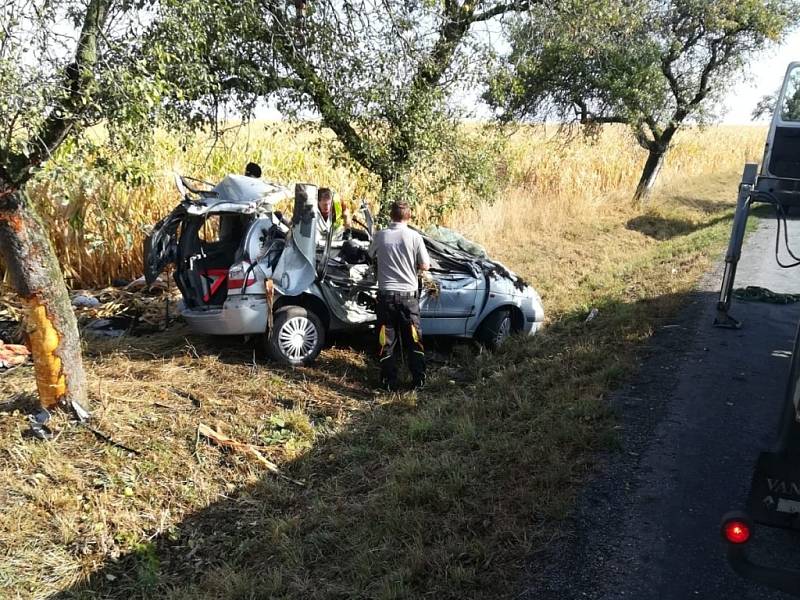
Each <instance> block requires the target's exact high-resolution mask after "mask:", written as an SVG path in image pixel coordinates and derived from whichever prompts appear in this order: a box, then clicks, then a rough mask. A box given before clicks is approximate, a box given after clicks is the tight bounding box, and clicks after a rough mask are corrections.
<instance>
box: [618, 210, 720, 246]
mask: <svg viewBox="0 0 800 600" xmlns="http://www.w3.org/2000/svg"><path fill="white" fill-rule="evenodd" d="M730 218H731V217H730V215H723V216H720V217H716V218H714V219H711V220H710V221H703V222H696V221H692V220H689V219H680V218H674V217H664V216H661V215H656V214H644V215H640V216H638V217H634V218H632V219H630V220H629V221H628V222H627V223H626V224H625V226H626V227H627V228H628V229H630V230H633V231H638V232H639V233H642V234H644V235H646V236H648V237H651V238H653V239H655V240H658V241H662V242H663V241H666V240H671V239H673V238H676V237H680V236H684V235H689V234H690V233H694V232H695V231H699V230H701V229H706V228H708V227H713V226H714V225H716V224H717V223H721V222H723V221H727V220H730Z"/></svg>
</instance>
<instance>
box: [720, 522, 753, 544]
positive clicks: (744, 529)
mask: <svg viewBox="0 0 800 600" xmlns="http://www.w3.org/2000/svg"><path fill="white" fill-rule="evenodd" d="M722 532H723V535H724V536H725V539H726V540H728V541H729V542H730V543H731V544H744V543H745V542H746V541H747V540H749V539H750V527H749V526H748V525H747V523H745V522H744V521H738V520H734V521H728V522H727V523H725V526H724V527H723V530H722Z"/></svg>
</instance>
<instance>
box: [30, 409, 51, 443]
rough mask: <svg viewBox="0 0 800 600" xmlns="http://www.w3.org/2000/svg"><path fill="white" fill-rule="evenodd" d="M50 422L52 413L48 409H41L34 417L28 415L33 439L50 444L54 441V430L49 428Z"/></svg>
mask: <svg viewBox="0 0 800 600" xmlns="http://www.w3.org/2000/svg"><path fill="white" fill-rule="evenodd" d="M49 420H50V413H49V412H48V410H47V409H46V408H43V409H41V410H40V411H39V412H37V413H36V414H33V415H28V423H29V424H30V427H31V433H32V434H33V437H35V438H37V439H40V440H44V441H46V442H49V441H50V440H52V439H53V430H52V429H50V428H49V427H48V426H47V422H48V421H49Z"/></svg>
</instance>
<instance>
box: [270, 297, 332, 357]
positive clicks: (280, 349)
mask: <svg viewBox="0 0 800 600" xmlns="http://www.w3.org/2000/svg"><path fill="white" fill-rule="evenodd" d="M266 337H267V340H266V341H267V352H268V354H269V355H270V356H271V357H272V358H273V359H274V360H276V361H278V362H282V363H284V364H286V365H292V366H294V367H298V366H302V365H309V364H311V363H312V362H314V360H316V358H317V356H318V355H319V352H320V350H322V346H323V344H324V343H325V326H324V325H323V324H322V320H321V319H320V318H319V317H318V316H317V315H316V314H315V313H314V312H313V311H311V310H308V309H306V308H303V307H302V306H284V307H283V308H279V309H278V310H276V311H275V315H274V317H273V320H272V330H271V331H269V332H268V333H267V336H266Z"/></svg>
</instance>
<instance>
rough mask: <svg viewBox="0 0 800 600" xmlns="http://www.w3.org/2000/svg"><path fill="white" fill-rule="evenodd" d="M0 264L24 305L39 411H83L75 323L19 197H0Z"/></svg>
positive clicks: (13, 193) (31, 213) (42, 239)
mask: <svg viewBox="0 0 800 600" xmlns="http://www.w3.org/2000/svg"><path fill="white" fill-rule="evenodd" d="M0 258H2V260H3V263H4V264H5V266H6V269H7V273H8V274H9V276H10V278H11V282H12V284H13V286H14V288H15V289H16V291H17V293H18V294H19V296H20V298H21V299H22V301H23V302H24V304H25V308H26V314H25V332H26V335H27V338H28V342H29V345H30V349H31V354H32V357H33V367H34V371H35V374H36V387H37V389H38V392H39V400H40V402H41V404H42V406H43V407H44V408H48V409H50V408H53V407H55V406H57V405H59V404H61V405H65V406H72V407H73V408H75V409H76V411H78V408H77V407H75V404H76V403H77V404H78V405H80V406H81V407H83V406H86V391H87V390H86V375H85V373H84V370H83V361H82V357H81V343H80V336H79V334H78V323H77V321H76V319H75V313H74V312H73V310H72V304H71V302H70V298H69V294H68V292H67V287H66V284H65V283H64V277H63V276H62V274H61V269H60V268H59V264H58V259H57V258H56V255H55V252H54V251H53V246H52V244H51V243H50V238H49V237H48V235H47V231H46V229H45V227H44V224H43V223H42V220H41V218H40V217H39V215H38V214H36V211H35V210H34V208H33V206H31V203H30V201H29V199H28V198H27V195H26V194H25V193H24V191H22V190H19V189H16V190H14V189H13V188H12V189H10V188H6V189H5V190H3V191H2V194H0Z"/></svg>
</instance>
